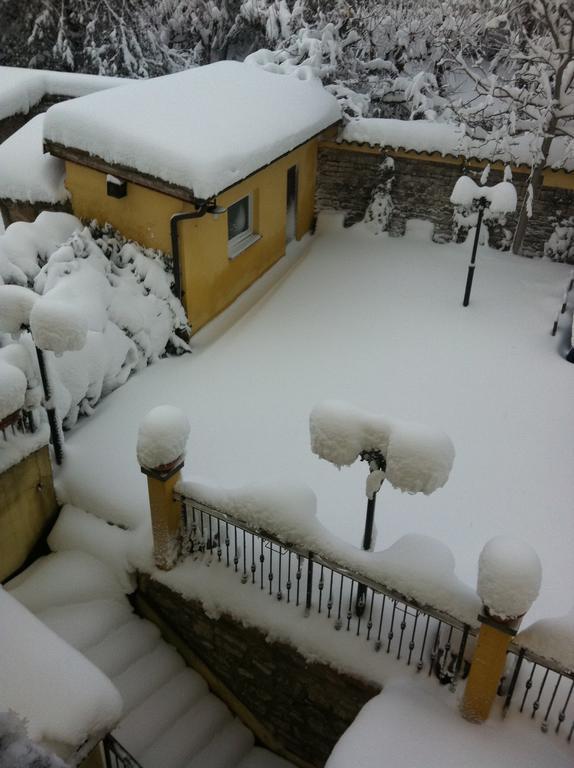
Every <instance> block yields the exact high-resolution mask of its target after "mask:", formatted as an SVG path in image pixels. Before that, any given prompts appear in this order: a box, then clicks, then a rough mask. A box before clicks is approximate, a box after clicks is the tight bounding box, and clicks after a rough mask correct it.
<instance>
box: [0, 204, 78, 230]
mask: <svg viewBox="0 0 574 768" xmlns="http://www.w3.org/2000/svg"><path fill="white" fill-rule="evenodd" d="M42 211H65V212H66V213H72V204H71V202H70V201H66V202H65V203H41V202H40V203H26V202H23V201H22V200H10V199H8V198H0V216H1V217H2V220H3V222H4V226H5V227H8V226H10V224H13V223H14V222H15V221H36V217H37V216H38V215H39V214H40V213H42Z"/></svg>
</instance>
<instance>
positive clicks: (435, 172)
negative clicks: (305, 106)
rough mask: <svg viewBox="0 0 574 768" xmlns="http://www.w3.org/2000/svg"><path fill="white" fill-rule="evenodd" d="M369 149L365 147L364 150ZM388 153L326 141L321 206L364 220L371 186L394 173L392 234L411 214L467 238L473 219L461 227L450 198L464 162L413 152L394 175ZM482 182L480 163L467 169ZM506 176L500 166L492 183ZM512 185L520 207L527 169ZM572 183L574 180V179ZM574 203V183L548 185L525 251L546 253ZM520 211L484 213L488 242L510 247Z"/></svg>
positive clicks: (440, 232)
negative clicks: (384, 165)
mask: <svg viewBox="0 0 574 768" xmlns="http://www.w3.org/2000/svg"><path fill="white" fill-rule="evenodd" d="M365 150H366V151H365ZM385 157H386V155H385V153H384V152H382V151H379V150H377V149H376V148H372V149H369V148H362V147H358V146H354V145H351V144H341V145H338V146H334V145H333V144H325V145H323V146H322V147H320V150H319V164H318V177H317V193H316V200H317V210H318V211H324V210H335V211H344V212H345V214H346V218H345V223H346V224H347V225H351V224H355V223H357V222H359V221H361V220H362V219H363V217H364V215H365V212H366V210H367V208H368V206H369V202H370V200H371V196H372V193H373V190H374V189H375V187H377V185H379V184H380V183H381V182H382V181H384V180H386V179H387V178H389V177H392V186H391V198H392V204H393V210H392V215H391V217H390V221H389V232H390V233H391V234H392V235H394V236H401V235H404V233H405V228H406V222H407V220H408V219H426V220H428V221H430V222H432V224H433V225H434V239H435V240H436V241H438V242H447V241H450V240H451V239H453V237H456V238H457V239H458V240H459V241H461V240H464V238H465V237H466V234H467V233H468V229H469V227H470V225H471V221H469V222H468V224H467V225H466V226H460V220H458V221H457V219H456V217H455V211H454V207H453V205H452V203H451V202H450V195H451V193H452V189H453V187H454V185H455V183H456V181H457V179H458V178H459V177H460V175H461V174H462V173H463V172H464V168H463V166H462V164H461V163H460V162H458V163H453V162H452V161H451V162H449V161H448V160H447V159H445V160H439V161H430V160H426V159H423V158H420V157H416V155H414V154H413V156H412V157H395V158H394V168H393V170H392V174H390V173H389V171H388V169H381V165H382V163H383V161H384V159H385ZM469 172H471V173H472V174H475V175H474V178H475V180H476V181H477V182H478V179H479V178H480V174H481V172H482V169H481V168H476V169H475V168H472V169H469ZM502 180H503V174H502V171H500V170H495V169H493V170H491V172H490V175H489V177H488V184H489V185H493V184H496V183H498V182H500V181H502ZM512 181H513V184H514V186H515V187H516V191H517V194H518V210H520V206H521V204H522V201H523V199H524V196H525V194H526V191H527V183H528V178H527V175H526V174H524V173H514V176H513V179H512ZM573 187H574V182H573ZM573 206H574V188H573V189H572V190H568V189H561V188H558V187H544V188H543V189H542V191H541V193H540V197H539V199H538V201H537V202H536V204H535V206H534V211H533V217H532V219H531V220H530V223H529V227H528V230H527V233H526V239H525V244H524V249H523V251H524V254H525V255H527V256H542V255H543V254H544V245H545V243H546V242H547V241H548V240H549V239H550V237H551V236H552V233H553V231H554V226H555V220H556V217H557V216H559V215H560V213H559V212H562V214H563V215H564V216H565V215H567V212H568V211H571V210H572V208H573ZM515 216H516V214H510V215H507V216H500V215H496V216H490V215H489V214H487V215H485V219H484V225H485V226H486V228H487V230H488V234H489V243H490V245H491V246H493V247H495V248H505V247H506V248H507V247H508V244H509V239H510V238H509V232H511V231H512V230H513V227H514V221H515Z"/></svg>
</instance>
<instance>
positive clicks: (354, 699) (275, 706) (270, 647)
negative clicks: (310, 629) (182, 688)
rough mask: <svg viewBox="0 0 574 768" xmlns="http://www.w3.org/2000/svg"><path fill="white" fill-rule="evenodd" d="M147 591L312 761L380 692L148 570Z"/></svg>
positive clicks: (283, 742) (166, 617) (284, 744)
mask: <svg viewBox="0 0 574 768" xmlns="http://www.w3.org/2000/svg"><path fill="white" fill-rule="evenodd" d="M139 593H140V594H141V595H142V596H143V598H144V600H145V601H146V602H147V603H148V604H149V605H150V606H151V607H152V609H153V610H154V611H155V612H156V613H157V614H158V615H159V616H160V618H161V619H162V620H163V621H164V622H165V623H166V624H167V625H168V626H169V627H170V628H171V629H172V630H174V631H175V632H176V633H177V635H178V636H179V638H181V640H183V642H184V643H185V645H186V646H187V647H188V648H189V649H190V650H191V651H192V652H193V653H194V654H195V655H196V656H197V657H199V659H200V660H201V661H202V662H203V663H204V664H205V665H206V666H207V667H208V668H209V669H210V670H211V671H212V672H213V674H214V675H215V676H216V677H217V678H218V679H219V680H220V681H221V682H222V683H223V685H224V686H225V687H226V688H227V689H228V690H229V691H231V693H232V694H233V695H234V697H236V698H237V699H238V700H239V701H240V702H241V703H242V705H243V706H244V707H245V708H246V709H247V710H248V711H249V712H250V713H251V714H252V716H253V717H254V718H255V719H256V720H257V721H258V722H259V723H261V724H262V725H263V726H264V727H265V728H266V729H267V731H269V732H270V733H271V734H272V736H273V738H274V740H275V741H276V742H277V743H278V744H279V745H280V746H281V748H282V750H284V751H285V753H290V754H292V755H295V756H297V757H298V758H300V760H301V761H303V762H305V763H306V764H310V765H314V766H322V765H324V763H325V761H326V760H327V757H328V756H329V754H330V752H331V750H332V749H333V747H334V745H335V744H336V742H337V741H338V740H339V738H340V737H341V736H342V734H343V733H344V732H345V730H346V729H347V728H348V727H349V725H350V724H351V723H352V722H353V720H354V719H355V717H356V715H357V714H358V712H359V710H360V709H361V707H362V706H363V705H364V704H365V703H366V702H367V701H368V700H369V699H370V698H372V697H373V696H375V695H376V694H377V693H378V692H379V691H380V687H379V686H377V685H374V684H369V683H366V682H364V681H362V680H359V679H356V678H353V677H351V676H349V675H344V674H342V673H339V672H336V671H334V670H333V669H332V668H331V667H329V666H327V665H326V664H321V663H319V662H313V663H311V662H309V661H307V660H306V659H305V658H304V657H303V656H302V655H301V654H300V653H299V652H298V651H297V650H296V649H295V648H294V647H292V646H290V645H287V644H285V643H280V642H275V641H274V642H271V641H269V640H268V638H267V636H266V635H265V633H264V632H263V631H261V630H259V629H257V628H255V627H249V626H245V625H243V624H241V623H239V622H238V621H236V620H235V619H234V618H232V617H231V616H229V615H226V614H223V615H221V616H220V617H219V618H217V619H212V618H210V617H209V616H207V615H206V613H205V611H204V609H203V607H202V605H201V603H199V602H197V601H193V600H185V599H184V598H183V597H182V596H181V595H179V594H177V593H175V592H173V591H171V590H170V589H169V588H167V587H165V586H164V585H162V584H159V583H158V582H156V581H154V580H153V579H151V578H150V577H149V576H145V575H140V578H139ZM152 618H153V617H152ZM304 620H305V619H304V618H303V616H301V621H304ZM216 692H217V691H216ZM222 698H224V697H222Z"/></svg>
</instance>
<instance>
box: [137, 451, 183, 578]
mask: <svg viewBox="0 0 574 768" xmlns="http://www.w3.org/2000/svg"><path fill="white" fill-rule="evenodd" d="M182 467H183V459H181V460H179V461H178V462H177V463H175V464H174V466H172V467H171V468H157V469H147V468H146V467H141V471H142V472H143V473H144V475H147V489H148V494H149V506H150V511H151V528H152V533H153V555H154V559H155V564H156V565H157V567H158V568H161V569H162V570H164V571H169V570H170V569H171V568H173V566H174V565H175V564H176V562H177V560H178V558H179V555H180V553H181V503H180V502H178V501H176V500H175V499H174V488H175V486H176V484H177V483H178V482H179V480H181V469H182Z"/></svg>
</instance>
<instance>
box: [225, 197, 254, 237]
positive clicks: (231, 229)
mask: <svg viewBox="0 0 574 768" xmlns="http://www.w3.org/2000/svg"><path fill="white" fill-rule="evenodd" d="M250 231H251V227H250V225H249V197H243V198H242V199H241V200H238V201H237V202H236V203H233V205H230V206H229V208H228V209H227V237H228V239H229V240H233V238H235V237H237V236H238V235H242V234H247V233H248V232H250Z"/></svg>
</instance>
